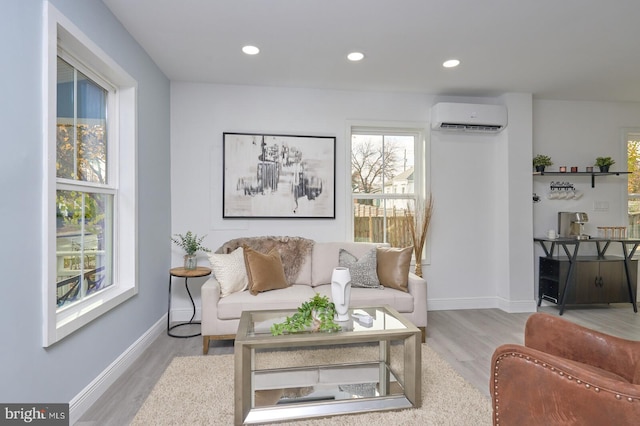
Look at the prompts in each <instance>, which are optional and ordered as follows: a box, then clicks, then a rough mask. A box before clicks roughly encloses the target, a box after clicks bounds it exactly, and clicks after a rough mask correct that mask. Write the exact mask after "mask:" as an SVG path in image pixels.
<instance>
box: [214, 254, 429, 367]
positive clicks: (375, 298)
mask: <svg viewBox="0 0 640 426" xmlns="http://www.w3.org/2000/svg"><path fill="white" fill-rule="evenodd" d="M376 246H380V244H375V243H354V242H315V243H314V244H313V248H312V249H311V253H310V254H308V255H307V257H306V259H305V260H304V262H303V265H302V267H301V268H300V271H299V273H298V276H297V278H296V279H295V281H294V283H293V284H292V285H291V286H289V287H287V288H284V289H277V290H270V291H266V292H263V293H259V294H257V295H252V294H250V293H249V291H248V290H244V291H240V292H236V293H233V294H230V295H228V296H226V297H220V284H219V282H218V281H217V280H216V278H215V276H213V274H212V276H211V278H209V280H207V281H206V282H205V283H204V285H203V286H202V343H203V353H204V354H207V352H208V350H209V342H210V341H211V340H212V339H213V340H229V339H234V338H235V334H236V330H237V329H238V323H239V322H240V315H241V313H242V311H248V310H270V309H291V310H292V311H295V310H296V309H297V308H298V307H299V306H300V305H301V304H302V302H305V301H307V300H309V299H310V298H312V297H313V296H314V294H315V293H319V294H320V295H322V296H327V297H328V298H329V299H331V274H332V272H333V268H334V267H336V266H339V252H340V249H345V250H347V251H349V252H350V253H352V254H353V255H354V256H356V257H358V258H359V257H360V256H363V255H365V254H366V253H367V252H368V251H370V250H371V249H372V248H374V247H376ZM282 261H283V263H284V262H286V259H282ZM373 305H389V306H391V307H392V308H394V309H396V310H397V311H398V312H400V313H401V314H403V315H404V317H405V318H406V319H408V320H409V321H411V322H412V323H413V324H414V325H416V326H417V327H418V328H420V329H421V330H422V341H423V342H424V339H425V328H426V326H427V283H426V281H425V280H424V279H423V278H420V277H418V276H417V275H415V274H413V273H412V272H409V279H408V292H404V291H401V290H396V289H394V288H388V287H384V288H382V289H372V288H353V287H352V289H351V301H350V306H351V307H363V306H373Z"/></svg>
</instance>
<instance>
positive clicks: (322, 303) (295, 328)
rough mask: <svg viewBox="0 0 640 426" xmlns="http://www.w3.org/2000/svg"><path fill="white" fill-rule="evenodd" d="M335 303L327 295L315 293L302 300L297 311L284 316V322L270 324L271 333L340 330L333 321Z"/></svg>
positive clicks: (276, 334) (277, 334)
mask: <svg viewBox="0 0 640 426" xmlns="http://www.w3.org/2000/svg"><path fill="white" fill-rule="evenodd" d="M335 315H336V305H335V304H333V303H332V302H330V301H329V298H328V297H327V296H320V295H319V294H318V293H316V295H315V296H313V297H312V298H311V299H310V300H309V301H308V302H304V303H303V304H302V305H300V307H299V308H298V311H297V312H296V313H295V314H293V315H291V316H290V317H287V318H285V320H284V322H280V323H275V324H273V325H272V326H271V334H272V335H274V336H279V335H281V334H285V333H299V332H301V331H307V330H310V331H340V330H341V329H342V327H340V325H339V324H337V323H336V322H335V321H334V317H335Z"/></svg>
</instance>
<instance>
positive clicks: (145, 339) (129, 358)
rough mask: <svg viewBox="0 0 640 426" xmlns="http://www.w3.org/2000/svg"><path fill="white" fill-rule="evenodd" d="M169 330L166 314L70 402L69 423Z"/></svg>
mask: <svg viewBox="0 0 640 426" xmlns="http://www.w3.org/2000/svg"><path fill="white" fill-rule="evenodd" d="M166 331H167V314H164V315H163V316H162V318H160V319H159V320H158V321H157V322H156V323H155V324H154V325H153V326H151V328H149V330H147V331H146V332H145V333H144V334H143V335H142V336H141V337H140V338H139V339H138V340H136V341H135V342H134V343H133V344H132V345H131V346H129V347H128V348H127V350H126V351H124V352H123V353H122V354H121V355H120V356H119V357H118V358H117V359H116V360H115V361H113V362H112V363H111V364H110V365H109V366H108V367H107V368H105V369H104V370H103V371H102V373H100V374H99V375H98V376H97V377H96V378H95V379H93V380H92V381H91V383H89V384H88V385H87V386H86V387H85V388H84V389H82V391H80V393H79V394H78V395H76V396H75V397H74V398H73V399H72V400H71V402H70V403H69V424H70V425H73V424H75V423H76V422H77V421H78V420H79V419H80V418H81V417H82V416H83V415H84V413H85V412H86V411H87V410H88V409H89V408H90V407H91V406H92V405H93V404H94V403H95V402H96V401H97V400H98V399H100V397H101V396H102V395H103V394H104V393H105V392H106V391H107V389H108V388H109V386H111V385H112V384H113V383H114V382H115V381H116V380H117V379H118V378H119V377H120V376H121V375H122V374H124V372H125V371H126V370H127V368H129V366H131V364H133V362H134V361H135V360H136V359H137V358H138V357H139V356H140V355H141V354H142V352H144V350H145V349H147V348H148V347H149V345H151V343H152V342H153V341H154V340H155V339H156V338H157V337H158V336H159V335H160V334H162V333H164V332H166Z"/></svg>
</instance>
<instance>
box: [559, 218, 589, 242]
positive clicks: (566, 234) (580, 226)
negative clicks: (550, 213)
mask: <svg viewBox="0 0 640 426" xmlns="http://www.w3.org/2000/svg"><path fill="white" fill-rule="evenodd" d="M588 221H589V216H587V214H586V213H584V212H558V234H559V236H560V237H561V238H574V239H577V240H588V239H589V238H590V237H589V235H587V234H585V233H584V224H585V223H587V222H588Z"/></svg>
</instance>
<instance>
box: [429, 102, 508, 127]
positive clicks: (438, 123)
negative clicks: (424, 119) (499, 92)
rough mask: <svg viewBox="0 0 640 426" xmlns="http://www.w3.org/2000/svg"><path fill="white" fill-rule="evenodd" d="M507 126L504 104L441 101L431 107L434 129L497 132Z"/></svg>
mask: <svg viewBox="0 0 640 426" xmlns="http://www.w3.org/2000/svg"><path fill="white" fill-rule="evenodd" d="M506 126H507V108H506V107H504V106H502V105H485V104H464V103H453V102H440V103H437V104H435V105H434V106H433V107H432V108H431V128H432V129H433V130H442V131H457V132H477V133H497V132H499V131H501V130H502V129H504V128H505V127H506Z"/></svg>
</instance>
